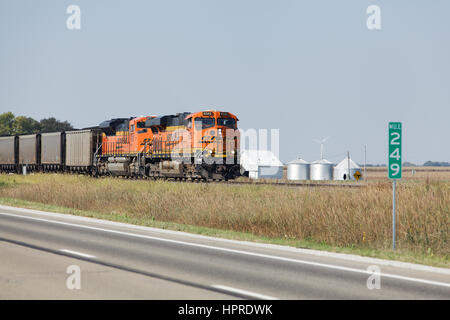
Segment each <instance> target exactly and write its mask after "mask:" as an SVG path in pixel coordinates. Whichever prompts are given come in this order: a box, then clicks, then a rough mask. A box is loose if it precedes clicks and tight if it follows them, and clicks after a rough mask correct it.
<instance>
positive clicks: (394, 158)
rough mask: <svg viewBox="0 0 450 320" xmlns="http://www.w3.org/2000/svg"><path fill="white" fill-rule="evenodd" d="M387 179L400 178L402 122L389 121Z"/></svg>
mask: <svg viewBox="0 0 450 320" xmlns="http://www.w3.org/2000/svg"><path fill="white" fill-rule="evenodd" d="M388 173H389V179H401V178H402V123H401V122H389V167H388Z"/></svg>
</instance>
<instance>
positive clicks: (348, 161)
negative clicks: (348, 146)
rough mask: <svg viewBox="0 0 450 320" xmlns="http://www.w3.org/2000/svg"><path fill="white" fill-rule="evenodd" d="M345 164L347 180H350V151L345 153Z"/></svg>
mask: <svg viewBox="0 0 450 320" xmlns="http://www.w3.org/2000/svg"><path fill="white" fill-rule="evenodd" d="M347 164H348V180H352V178H351V176H350V151H347Z"/></svg>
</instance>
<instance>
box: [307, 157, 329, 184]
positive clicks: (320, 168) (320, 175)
mask: <svg viewBox="0 0 450 320" xmlns="http://www.w3.org/2000/svg"><path fill="white" fill-rule="evenodd" d="M310 178H311V180H332V179H333V163H332V162H330V161H328V160H326V159H321V160H316V161H314V162H313V163H312V164H311V170H310Z"/></svg>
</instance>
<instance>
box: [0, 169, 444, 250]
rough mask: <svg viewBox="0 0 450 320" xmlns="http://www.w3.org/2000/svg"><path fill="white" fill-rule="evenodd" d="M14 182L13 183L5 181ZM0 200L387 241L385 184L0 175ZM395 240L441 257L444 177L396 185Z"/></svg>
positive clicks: (298, 235)
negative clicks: (308, 185)
mask: <svg viewBox="0 0 450 320" xmlns="http://www.w3.org/2000/svg"><path fill="white" fill-rule="evenodd" d="M12 179H14V180H15V181H16V182H17V183H12ZM0 181H5V184H4V186H3V187H2V186H1V185H0V197H9V198H17V199H23V200H28V201H34V202H40V203H45V204H52V205H57V206H63V207H69V208H74V209H80V210H89V211H96V212H101V213H112V214H121V215H126V216H127V217H132V218H136V219H142V220H152V219H154V220H159V221H171V222H177V223H182V224H189V225H197V226H205V227H211V228H219V229H227V230H234V231H242V232H251V233H253V234H256V235H261V236H268V237H284V238H295V239H308V240H314V241H317V242H324V243H327V244H329V245H334V246H353V245H356V246H365V245H367V246H368V247H369V246H370V247H371V248H380V249H387V248H390V247H391V239H392V185H391V183H390V182H389V181H376V182H372V183H368V184H367V186H366V187H364V188H351V189H349V188H321V187H315V188H305V187H303V188H286V187H276V186H270V185H220V184H192V183H174V182H159V181H136V180H124V179H111V178H108V179H93V178H90V177H85V176H69V175H34V176H27V177H21V176H2V177H0ZM397 191H398V193H397V201H398V203H397V245H398V247H399V248H404V249H408V250H412V251H416V252H427V251H428V252H430V251H431V252H433V253H436V254H444V255H448V254H449V253H450V246H449V226H450V211H449V207H450V182H449V181H448V180H447V181H442V180H439V179H435V180H433V179H425V180H422V181H419V182H417V181H413V182H408V181H405V182H403V181H400V182H399V183H398V184H397Z"/></svg>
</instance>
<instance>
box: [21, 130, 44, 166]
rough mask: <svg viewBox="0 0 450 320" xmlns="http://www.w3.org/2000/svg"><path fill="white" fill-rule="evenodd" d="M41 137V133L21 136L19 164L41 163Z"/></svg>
mask: <svg viewBox="0 0 450 320" xmlns="http://www.w3.org/2000/svg"><path fill="white" fill-rule="evenodd" d="M39 138H40V135H39V134H27V135H24V136H19V164H26V165H38V164H39V160H40V159H39V158H40V157H39V156H40V147H39V141H40V139H39Z"/></svg>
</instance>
